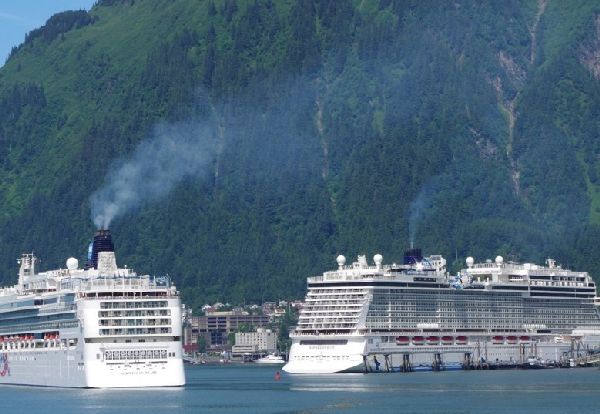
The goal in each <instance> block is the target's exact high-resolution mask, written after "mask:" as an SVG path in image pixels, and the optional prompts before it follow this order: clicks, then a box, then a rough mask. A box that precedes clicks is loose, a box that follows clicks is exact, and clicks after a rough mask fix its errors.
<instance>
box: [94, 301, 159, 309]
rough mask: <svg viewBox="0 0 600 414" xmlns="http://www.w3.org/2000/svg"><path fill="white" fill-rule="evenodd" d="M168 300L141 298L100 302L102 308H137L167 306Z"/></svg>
mask: <svg viewBox="0 0 600 414" xmlns="http://www.w3.org/2000/svg"><path fill="white" fill-rule="evenodd" d="M167 306H168V302H167V301H166V300H139V301H131V300H128V301H120V302H100V309H137V308H166V307H167Z"/></svg>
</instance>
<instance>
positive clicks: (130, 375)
mask: <svg viewBox="0 0 600 414" xmlns="http://www.w3.org/2000/svg"><path fill="white" fill-rule="evenodd" d="M19 263H20V269H19V280H18V284H17V285H15V286H13V287H8V288H3V289H0V385H2V384H23V385H36V386H50V387H98V388H110V387H158V386H161V387H162V386H181V385H184V384H185V376H184V371H183V362H182V348H181V329H182V328H181V305H180V299H179V294H178V292H177V290H176V289H175V287H174V286H172V285H170V283H169V281H168V279H167V278H160V279H159V278H153V277H150V276H140V275H137V274H135V273H134V272H133V271H132V270H131V269H127V268H118V267H117V263H116V259H115V254H114V247H113V243H112V239H111V236H110V233H109V232H108V230H99V231H98V233H97V234H96V235H95V237H94V240H93V242H92V243H91V244H90V248H89V251H88V262H87V263H86V265H85V267H84V268H83V269H82V268H80V267H79V264H78V261H77V259H74V258H70V259H68V260H67V268H66V269H59V270H52V271H47V272H39V273H38V272H37V271H36V258H35V257H34V256H33V254H25V255H23V256H22V258H21V259H20V260H19Z"/></svg>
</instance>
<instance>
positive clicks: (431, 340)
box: [427, 335, 440, 345]
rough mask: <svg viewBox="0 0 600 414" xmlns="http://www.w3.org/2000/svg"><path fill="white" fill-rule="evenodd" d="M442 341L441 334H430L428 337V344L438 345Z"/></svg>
mask: <svg viewBox="0 0 600 414" xmlns="http://www.w3.org/2000/svg"><path fill="white" fill-rule="evenodd" d="M439 343H440V337H439V336H433V335H432V336H428V337H427V344H428V345H437V344H439Z"/></svg>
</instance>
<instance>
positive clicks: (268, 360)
mask: <svg viewBox="0 0 600 414" xmlns="http://www.w3.org/2000/svg"><path fill="white" fill-rule="evenodd" d="M254 362H256V363H257V364H285V360H284V359H283V357H282V356H281V355H275V354H269V355H267V356H264V357H262V358H259V359H257V360H256V361H254Z"/></svg>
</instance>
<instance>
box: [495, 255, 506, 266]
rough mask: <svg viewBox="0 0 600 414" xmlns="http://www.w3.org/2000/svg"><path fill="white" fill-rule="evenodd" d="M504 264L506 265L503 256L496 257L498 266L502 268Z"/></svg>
mask: <svg viewBox="0 0 600 414" xmlns="http://www.w3.org/2000/svg"><path fill="white" fill-rule="evenodd" d="M502 263H504V258H503V257H502V256H496V264H497V265H498V266H500V265H501V264H502Z"/></svg>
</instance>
